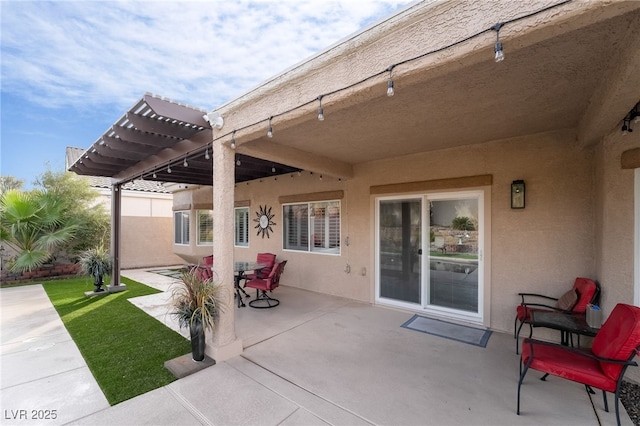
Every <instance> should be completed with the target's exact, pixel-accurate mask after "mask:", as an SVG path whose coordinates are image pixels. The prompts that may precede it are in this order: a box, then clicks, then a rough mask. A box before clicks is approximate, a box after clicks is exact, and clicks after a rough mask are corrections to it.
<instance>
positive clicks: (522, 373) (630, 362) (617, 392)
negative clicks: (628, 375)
mask: <svg viewBox="0 0 640 426" xmlns="http://www.w3.org/2000/svg"><path fill="white" fill-rule="evenodd" d="M534 343H535V344H536V345H544V346H554V347H562V349H563V350H566V351H569V352H572V353H575V354H578V355H580V356H584V357H587V358H591V359H594V360H596V361H601V362H608V363H611V364H619V365H622V366H623V367H622V371H620V376H618V381H617V382H616V390H615V392H614V401H615V409H616V421H617V422H618V426H620V407H619V400H620V388H621V386H622V379H623V378H624V373H625V371H626V370H627V368H628V367H629V366H638V363H636V362H635V361H633V359H634V358H635V357H636V356H637V355H640V346H637V347H636V349H635V350H634V351H633V352H632V353H631V355H630V356H629V358H628V359H627V360H626V361H625V360H619V359H610V358H601V357H599V356H596V355H594V354H592V353H590V352H585V351H584V350H580V349H577V348H572V347H568V346H563V345H558V344H556V343H549V342H543V341H541V340H535V339H527V341H525V342H524V343H523V344H529V345H531V353H530V355H529V361H528V362H527V364H526V365H524V370H523V368H522V367H523V363H522V357H521V358H520V379H519V380H518V406H517V409H516V414H517V415H520V387H521V386H522V382H523V380H524V376H525V375H526V374H527V371H528V370H529V366H530V365H531V363H532V362H533V358H534V353H533V348H534V346H533V345H534ZM549 374H550V373H547V372H545V375H544V376H543V377H541V378H540V380H542V381H545V380H546V378H547V376H548V375H549ZM558 377H560V376H558ZM560 378H561V379H565V378H564V377H560ZM565 380H570V381H575V380H571V379H565ZM577 383H579V382H577ZM583 384H584V383H583ZM584 386H585V389H586V391H587V392H589V393H594V392H593V391H592V390H591V389H590V387H591V386H593V385H587V384H584ZM594 387H596V386H594ZM601 391H602V398H603V400H604V411H606V412H607V413H608V412H609V404H608V402H607V392H606V391H605V390H604V389H601Z"/></svg>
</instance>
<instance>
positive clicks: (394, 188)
mask: <svg viewBox="0 0 640 426" xmlns="http://www.w3.org/2000/svg"><path fill="white" fill-rule="evenodd" d="M492 183H493V175H478V176H465V177H459V178H449V179H434V180H423V181H420V182H404V183H392V184H389V185H376V186H372V187H371V188H370V189H369V193H370V194H371V195H374V194H392V193H401V192H417V191H433V190H437V189H456V188H471V187H475V186H488V185H491V184H492Z"/></svg>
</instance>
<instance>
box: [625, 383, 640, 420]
mask: <svg viewBox="0 0 640 426" xmlns="http://www.w3.org/2000/svg"><path fill="white" fill-rule="evenodd" d="M620 401H621V402H622V405H624V408H625V409H626V410H627V413H629V417H631V421H632V422H633V424H634V425H635V426H640V385H637V384H635V383H631V382H626V381H623V382H622V389H620Z"/></svg>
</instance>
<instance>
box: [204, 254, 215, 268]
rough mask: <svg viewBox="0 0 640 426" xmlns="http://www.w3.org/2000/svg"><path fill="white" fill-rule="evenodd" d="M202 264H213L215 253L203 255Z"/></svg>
mask: <svg viewBox="0 0 640 426" xmlns="http://www.w3.org/2000/svg"><path fill="white" fill-rule="evenodd" d="M202 264H203V265H204V266H213V255H211V256H205V257H203V258H202Z"/></svg>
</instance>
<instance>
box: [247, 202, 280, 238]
mask: <svg viewBox="0 0 640 426" xmlns="http://www.w3.org/2000/svg"><path fill="white" fill-rule="evenodd" d="M274 216H275V214H271V207H269V208H268V209H267V205H266V204H265V205H264V207H262V206H260V211H257V212H256V218H255V219H253V221H254V222H257V225H256V226H254V228H255V229H257V230H258V233H257V234H256V235H260V234H262V238H264V236H265V235H266V236H267V238H269V232H273V229H272V228H271V226H272V225H275V224H276V223H275V222H273V221H272V220H271V219H273V217H274Z"/></svg>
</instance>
